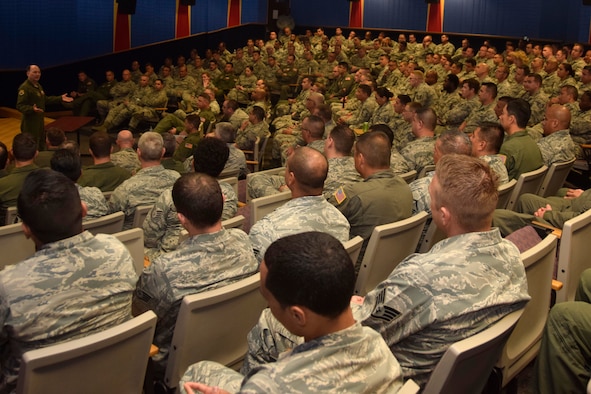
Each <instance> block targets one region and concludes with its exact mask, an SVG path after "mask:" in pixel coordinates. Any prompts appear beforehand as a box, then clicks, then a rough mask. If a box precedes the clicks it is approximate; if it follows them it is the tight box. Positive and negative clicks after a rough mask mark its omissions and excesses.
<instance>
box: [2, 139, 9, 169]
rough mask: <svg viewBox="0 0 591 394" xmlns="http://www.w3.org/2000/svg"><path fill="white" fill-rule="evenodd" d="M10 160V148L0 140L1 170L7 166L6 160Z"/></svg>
mask: <svg viewBox="0 0 591 394" xmlns="http://www.w3.org/2000/svg"><path fill="white" fill-rule="evenodd" d="M7 161H8V148H7V147H6V144H4V142H2V141H0V170H2V169H4V168H6V162H7Z"/></svg>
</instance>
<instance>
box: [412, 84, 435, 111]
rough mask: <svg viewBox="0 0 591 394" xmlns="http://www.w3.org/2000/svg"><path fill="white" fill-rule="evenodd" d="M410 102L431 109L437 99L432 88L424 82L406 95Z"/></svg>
mask: <svg viewBox="0 0 591 394" xmlns="http://www.w3.org/2000/svg"><path fill="white" fill-rule="evenodd" d="M408 95H409V96H410V98H411V100H412V101H416V102H417V103H421V105H422V106H423V107H429V108H430V107H432V106H433V104H435V99H436V98H437V94H436V93H435V91H434V90H433V88H432V87H431V86H429V85H427V84H426V83H425V82H422V83H421V84H420V85H419V86H417V87H416V88H411V90H410V92H409V93H408Z"/></svg>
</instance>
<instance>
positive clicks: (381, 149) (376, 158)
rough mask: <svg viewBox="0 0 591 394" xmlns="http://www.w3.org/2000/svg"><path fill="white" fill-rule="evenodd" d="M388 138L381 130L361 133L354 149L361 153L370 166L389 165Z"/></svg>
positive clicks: (387, 166) (386, 166) (385, 166)
mask: <svg viewBox="0 0 591 394" xmlns="http://www.w3.org/2000/svg"><path fill="white" fill-rule="evenodd" d="M390 146H391V145H390V139H389V138H388V136H387V135H386V134H385V133H382V132H381V131H372V132H371V133H365V134H362V135H361V136H360V137H359V138H358V139H357V143H356V144H355V151H356V153H358V154H362V155H363V157H364V158H365V162H366V163H367V164H368V165H369V166H370V167H372V168H389V167H390V155H391V152H390V149H391V148H390Z"/></svg>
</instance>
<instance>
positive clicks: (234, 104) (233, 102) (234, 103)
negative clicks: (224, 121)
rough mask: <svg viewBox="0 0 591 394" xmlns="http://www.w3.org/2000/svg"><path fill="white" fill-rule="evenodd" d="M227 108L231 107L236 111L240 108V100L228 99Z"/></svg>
mask: <svg viewBox="0 0 591 394" xmlns="http://www.w3.org/2000/svg"><path fill="white" fill-rule="evenodd" d="M226 108H231V109H232V110H234V111H236V110H237V109H238V101H236V100H231V99H230V100H226Z"/></svg>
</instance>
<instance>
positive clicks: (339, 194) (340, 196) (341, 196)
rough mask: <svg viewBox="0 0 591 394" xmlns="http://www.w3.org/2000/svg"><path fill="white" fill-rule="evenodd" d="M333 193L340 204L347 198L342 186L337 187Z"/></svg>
mask: <svg viewBox="0 0 591 394" xmlns="http://www.w3.org/2000/svg"><path fill="white" fill-rule="evenodd" d="M333 195H334V198H335V200H337V204H341V203H342V202H343V201H345V200H346V199H347V195H346V194H345V191H344V190H343V187H342V186H341V187H339V188H338V189H337V191H336V192H334V194H333Z"/></svg>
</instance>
